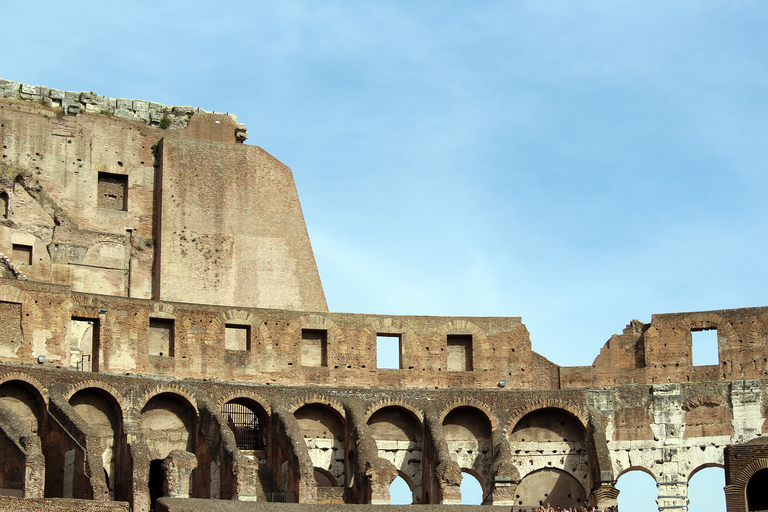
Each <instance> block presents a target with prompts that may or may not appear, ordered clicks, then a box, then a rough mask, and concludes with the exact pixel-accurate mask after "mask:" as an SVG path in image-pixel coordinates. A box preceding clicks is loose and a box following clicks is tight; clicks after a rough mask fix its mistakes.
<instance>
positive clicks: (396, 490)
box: [389, 475, 413, 505]
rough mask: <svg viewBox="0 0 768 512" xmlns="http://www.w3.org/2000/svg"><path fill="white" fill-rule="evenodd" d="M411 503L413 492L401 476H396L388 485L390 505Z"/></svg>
mask: <svg viewBox="0 0 768 512" xmlns="http://www.w3.org/2000/svg"><path fill="white" fill-rule="evenodd" d="M412 503H413V491H412V490H411V487H410V485H408V482H407V481H406V480H405V478H403V477H402V476H400V475H398V476H397V477H395V479H394V480H392V483H391V484H390V485H389V504H390V505H410V504H412Z"/></svg>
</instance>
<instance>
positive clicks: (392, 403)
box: [365, 399, 424, 425]
mask: <svg viewBox="0 0 768 512" xmlns="http://www.w3.org/2000/svg"><path fill="white" fill-rule="evenodd" d="M385 407H399V408H401V409H405V410H407V411H408V412H410V413H411V414H413V416H414V417H415V418H416V419H417V420H418V421H419V423H421V424H422V425H423V424H424V414H423V413H422V412H421V410H420V409H418V408H417V407H416V406H415V405H413V404H412V403H410V402H408V401H407V400H402V399H391V400H385V401H383V402H376V403H373V404H371V405H370V406H368V410H367V411H366V413H365V421H366V422H367V421H368V420H369V419H371V416H373V415H374V414H375V413H376V412H377V411H379V410H381V409H383V408H385Z"/></svg>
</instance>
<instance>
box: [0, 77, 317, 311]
mask: <svg viewBox="0 0 768 512" xmlns="http://www.w3.org/2000/svg"><path fill="white" fill-rule="evenodd" d="M3 84H4V87H3V88H2V89H0V90H2V91H5V92H4V93H3V94H5V95H6V96H8V97H10V98H13V99H3V98H0V143H1V149H0V254H2V255H4V256H5V257H6V259H7V260H6V259H3V260H2V263H0V264H1V265H2V267H3V269H4V271H7V272H9V273H11V274H13V275H14V276H17V277H19V278H23V279H30V280H33V281H38V282H47V283H53V284H61V285H65V286H70V287H72V289H73V290H76V291H81V292H89V293H100V294H106V295H114V296H126V297H139V298H172V299H173V300H179V301H184V302H193V303H215V304H229V305H233V306H234V305H246V306H259V307H272V308H296V309H311V310H321V311H322V310H327V305H326V302H325V296H324V294H323V290H322V285H321V284H320V277H319V274H318V272H317V268H316V265H315V260H314V255H313V253H312V248H311V245H310V242H309V237H308V235H307V231H306V227H305V225H304V218H303V215H302V212H301V206H300V205H299V201H298V196H297V194H296V187H295V184H294V182H293V176H292V173H291V171H290V169H288V168H287V167H285V166H284V165H283V164H281V163H280V162H278V161H277V160H276V159H274V158H273V157H271V156H270V155H268V154H267V153H266V152H265V151H263V150H262V149H260V148H258V147H257V146H248V145H245V144H238V143H237V142H238V141H239V142H242V140H241V138H242V137H241V135H242V127H240V126H239V125H238V124H237V122H236V120H235V119H234V118H233V117H232V116H230V115H227V114H216V113H208V112H204V111H198V110H196V109H186V108H180V107H173V108H170V107H169V108H166V107H163V106H162V105H160V106H157V107H156V108H155V107H153V109H155V110H156V109H161V110H162V109H165V110H168V109H170V110H169V112H168V115H170V114H173V115H177V114H178V115H177V118H174V119H178V120H179V121H178V122H176V121H174V122H173V123H171V124H169V125H168V126H165V125H162V124H160V125H156V123H154V122H145V121H146V120H145V119H144V118H140V116H139V117H137V116H138V115H139V114H137V112H138V113H142V112H145V109H144V108H143V106H137V107H136V110H135V111H134V110H125V111H123V110H120V109H118V110H116V111H114V112H112V111H110V110H109V109H107V110H104V109H101V107H98V108H97V107H95V106H94V105H101V103H89V102H90V101H91V100H93V101H96V100H98V102H102V103H103V102H105V101H106V102H108V103H109V102H111V103H115V102H114V101H112V100H109V99H108V98H101V97H96V96H95V95H89V94H90V93H87V94H86V93H82V94H81V95H80V96H78V98H79V97H82V100H83V101H84V102H85V103H83V105H87V106H88V108H83V109H81V110H78V112H80V113H79V114H78V115H66V109H64V110H63V109H62V108H61V107H60V106H56V105H54V106H48V103H47V102H46V101H43V100H40V99H38V98H42V97H45V98H50V96H51V94H53V96H60V94H59V93H58V92H55V91H54V92H51V91H52V90H49V89H46V88H41V87H32V86H22V85H19V84H17V83H15V82H7V81H6V82H0V85H3ZM14 91H15V92H14ZM20 91H21V92H20ZM24 91H27V92H24ZM67 94H69V93H67ZM67 94H65V95H64V96H65V97H70V96H71V97H73V98H74V96H73V94H69V96H67ZM41 95H42V96H41ZM94 98H95V99H94ZM107 100H109V101H107ZM73 101H74V100H73ZM78 101H79V100H78ZM115 101H117V102H118V103H120V102H122V100H115ZM126 101H128V100H126ZM111 103H110V104H111ZM122 103H125V102H122ZM122 103H121V104H122ZM129 103H130V102H129ZM144 103H147V102H144ZM144 103H141V104H140V105H144ZM115 104H117V103H115ZM131 104H132V105H133V104H136V105H139V103H137V102H133V103H131ZM101 106H103V105H101ZM132 108H133V107H132ZM174 109H175V110H174ZM155 110H150V111H149V112H154V111H155ZM142 115H143V114H142ZM182 118H183V122H182V121H181V119H182ZM182 148H183V149H182ZM194 155H198V157H200V158H202V160H200V158H198V160H197V164H195V165H194V166H193V167H191V168H187V167H186V166H187V165H188V164H193V163H194V162H193V160H194V159H195V158H197V157H194ZM166 157H167V158H166ZM166 160H167V161H166ZM174 183H177V184H178V186H175V187H174V185H173V184H174ZM164 190H165V191H164ZM214 190H215V191H216V192H217V193H219V194H220V195H219V196H216V197H212V191H214ZM181 196H183V197H184V200H185V201H186V203H185V204H184V205H182V207H179V198H180V197H181ZM206 197H207V198H208V201H207V202H202V201H203V200H204V198H206ZM224 199H226V200H228V203H227V206H226V207H223V202H222V201H223V200H224ZM210 218H215V219H216V220H217V221H218V222H217V223H211V222H209V219H210ZM243 227H246V228H248V229H243ZM241 231H242V236H237V237H236V236H235V233H239V232H241ZM185 235H192V236H185ZM193 240H194V241H193ZM164 251H165V252H166V254H164V253H163V252H164ZM169 251H170V252H169ZM222 251H223V252H222ZM196 263H197V265H196ZM163 280H167V281H168V282H167V283H164V282H163Z"/></svg>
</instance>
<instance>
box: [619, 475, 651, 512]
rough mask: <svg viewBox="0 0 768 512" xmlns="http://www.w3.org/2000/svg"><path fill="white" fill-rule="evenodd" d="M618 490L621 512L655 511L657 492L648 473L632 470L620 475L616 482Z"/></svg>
mask: <svg viewBox="0 0 768 512" xmlns="http://www.w3.org/2000/svg"><path fill="white" fill-rule="evenodd" d="M616 489H618V490H619V497H618V501H619V510H621V512H647V511H649V510H657V509H658V505H657V504H656V498H657V496H658V495H659V491H658V489H657V487H656V480H655V479H654V478H653V476H651V475H650V474H649V473H646V472H645V471H643V470H640V469H633V470H630V471H627V472H625V473H622V475H621V476H620V477H619V479H618V480H617V481H616Z"/></svg>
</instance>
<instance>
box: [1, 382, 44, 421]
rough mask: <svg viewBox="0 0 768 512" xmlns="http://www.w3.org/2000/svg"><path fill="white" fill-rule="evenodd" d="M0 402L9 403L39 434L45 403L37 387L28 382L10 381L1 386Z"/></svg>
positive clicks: (20, 417) (21, 418) (19, 416)
mask: <svg viewBox="0 0 768 512" xmlns="http://www.w3.org/2000/svg"><path fill="white" fill-rule="evenodd" d="M0 402H3V403H4V404H5V405H7V406H8V407H9V408H10V409H11V410H12V411H13V412H14V413H15V414H16V416H18V418H19V419H20V420H21V422H22V423H23V424H24V425H26V426H27V427H28V428H29V430H31V431H32V433H33V434H37V432H38V430H39V429H38V427H39V424H40V413H41V411H42V410H43V409H44V404H43V403H41V399H40V397H39V393H38V392H37V390H36V389H34V388H32V387H31V386H30V385H29V384H27V383H26V382H22V381H15V380H12V381H8V382H6V383H4V384H3V385H1V386H0Z"/></svg>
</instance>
